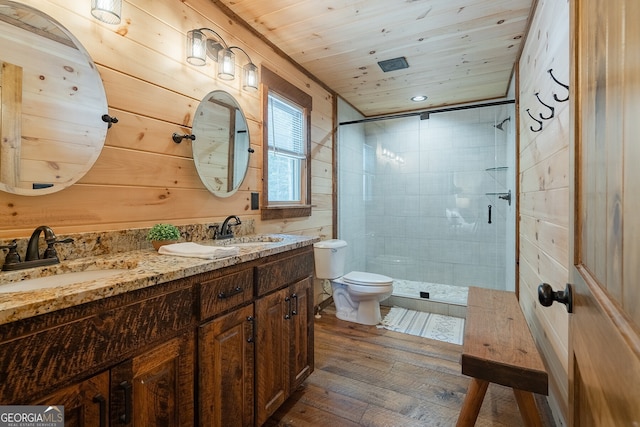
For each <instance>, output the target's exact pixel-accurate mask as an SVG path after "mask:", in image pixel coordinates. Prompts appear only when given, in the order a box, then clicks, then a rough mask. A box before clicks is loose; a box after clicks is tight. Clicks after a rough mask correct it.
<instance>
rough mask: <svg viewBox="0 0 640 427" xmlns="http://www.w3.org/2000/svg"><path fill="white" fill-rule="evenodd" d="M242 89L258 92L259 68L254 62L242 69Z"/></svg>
mask: <svg viewBox="0 0 640 427" xmlns="http://www.w3.org/2000/svg"><path fill="white" fill-rule="evenodd" d="M242 89H244V90H246V91H249V92H254V91H256V90H258V67H257V66H256V65H255V64H254V63H253V62H249V63H248V64H247V65H245V66H244V67H242Z"/></svg>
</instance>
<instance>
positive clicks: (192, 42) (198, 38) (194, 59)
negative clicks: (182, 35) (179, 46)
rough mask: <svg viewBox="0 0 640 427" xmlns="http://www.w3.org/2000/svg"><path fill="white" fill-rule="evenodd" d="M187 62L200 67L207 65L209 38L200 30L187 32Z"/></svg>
mask: <svg viewBox="0 0 640 427" xmlns="http://www.w3.org/2000/svg"><path fill="white" fill-rule="evenodd" d="M187 62H188V63H189V64H191V65H198V66H201V65H204V64H206V63H207V38H206V37H205V35H204V33H203V32H202V31H200V30H191V31H189V32H187Z"/></svg>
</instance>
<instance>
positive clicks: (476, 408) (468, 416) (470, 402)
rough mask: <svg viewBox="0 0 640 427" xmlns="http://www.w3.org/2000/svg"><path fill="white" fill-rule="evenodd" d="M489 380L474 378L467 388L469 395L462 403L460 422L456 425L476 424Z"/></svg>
mask: <svg viewBox="0 0 640 427" xmlns="http://www.w3.org/2000/svg"><path fill="white" fill-rule="evenodd" d="M488 386H489V381H484V380H479V379H477V378H472V379H471V382H470V383H469V388H468V389H467V396H466V397H465V398H464V402H463V403H462V409H461V410H460V416H459V417H458V423H457V424H456V427H467V426H468V427H471V426H474V425H475V424H476V419H477V418H478V413H479V412H480V407H482V401H483V400H484V395H485V393H486V392H487V387H488Z"/></svg>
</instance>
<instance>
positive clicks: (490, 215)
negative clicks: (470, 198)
mask: <svg viewBox="0 0 640 427" xmlns="http://www.w3.org/2000/svg"><path fill="white" fill-rule="evenodd" d="M488 208H489V221H488V223H489V224H491V205H489V206H488Z"/></svg>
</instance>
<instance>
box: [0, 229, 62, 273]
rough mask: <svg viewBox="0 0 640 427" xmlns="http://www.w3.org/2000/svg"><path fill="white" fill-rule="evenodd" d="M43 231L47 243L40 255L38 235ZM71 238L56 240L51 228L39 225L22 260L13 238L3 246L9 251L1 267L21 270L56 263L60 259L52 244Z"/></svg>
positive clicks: (9, 269) (7, 269)
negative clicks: (9, 243) (8, 243)
mask: <svg viewBox="0 0 640 427" xmlns="http://www.w3.org/2000/svg"><path fill="white" fill-rule="evenodd" d="M43 233H44V240H45V242H46V243H47V248H46V249H45V250H44V252H43V253H42V257H41V256H40V253H39V249H38V244H39V242H40V235H41V234H43ZM71 242H73V239H71V238H67V239H62V240H58V239H57V237H56V235H55V233H54V232H53V230H52V229H51V228H49V227H47V226H46V225H41V226H40V227H37V228H36V229H35V230H33V233H32V234H31V237H30V238H29V243H28V244H27V251H26V253H25V256H24V261H21V260H20V255H19V254H18V253H17V251H16V248H17V244H16V241H15V240H14V241H13V242H12V244H11V245H8V246H7V247H3V248H6V249H9V253H8V254H7V256H6V258H5V262H4V264H3V266H2V269H3V270H5V271H12V270H22V269H25V268H31V267H42V266H45V265H53V264H58V263H59V262H60V259H59V258H58V253H57V252H56V248H55V247H54V246H53V245H55V244H56V243H71Z"/></svg>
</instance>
